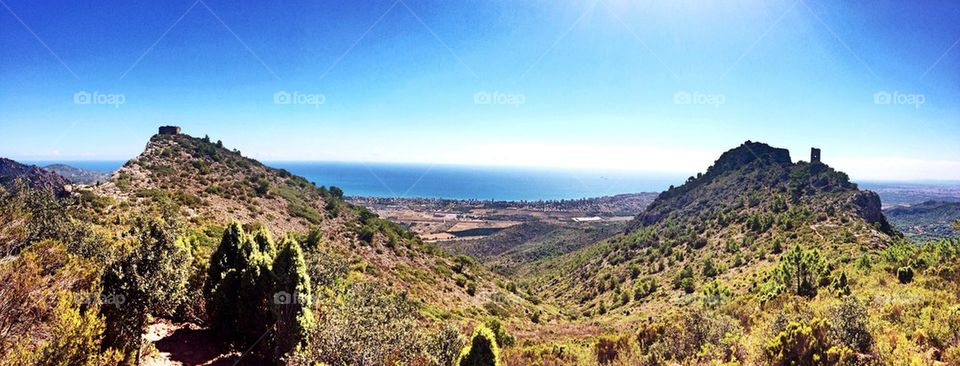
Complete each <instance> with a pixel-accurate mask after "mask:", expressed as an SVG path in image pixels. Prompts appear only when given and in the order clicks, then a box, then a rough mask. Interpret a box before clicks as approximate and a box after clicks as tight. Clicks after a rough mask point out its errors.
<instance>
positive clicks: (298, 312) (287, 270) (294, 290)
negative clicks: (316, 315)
mask: <svg viewBox="0 0 960 366" xmlns="http://www.w3.org/2000/svg"><path fill="white" fill-rule="evenodd" d="M273 272H274V274H275V275H276V282H275V287H274V291H275V292H274V294H273V316H274V318H275V319H276V321H277V323H276V330H277V332H276V334H277V352H276V353H277V356H279V357H282V356H283V355H285V354H287V353H288V352H290V351H292V350H294V349H296V347H297V346H298V345H301V344H303V342H305V340H306V337H307V334H308V332H309V331H310V328H312V327H313V323H314V319H313V312H312V311H311V310H310V308H311V305H312V293H311V290H310V287H311V285H310V275H309V274H307V264H306V262H305V261H304V259H303V252H302V251H301V250H300V244H297V241H296V240H295V239H293V238H291V237H289V236H288V237H286V238H284V239H283V242H282V243H281V244H280V252H279V253H278V254H277V258H276V259H275V260H274V262H273Z"/></svg>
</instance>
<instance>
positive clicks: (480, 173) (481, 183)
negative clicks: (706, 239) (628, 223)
mask: <svg viewBox="0 0 960 366" xmlns="http://www.w3.org/2000/svg"><path fill="white" fill-rule="evenodd" d="M24 163H27V164H33V165H38V166H46V165H50V164H58V163H59V164H66V165H70V166H74V167H77V168H81V169H87V170H94V171H100V172H112V171H115V170H117V169H119V168H120V167H121V166H123V164H124V163H126V161H119V160H110V161H52V160H44V161H24ZM263 164H265V165H267V166H270V167H273V168H277V169H285V170H287V171H289V172H291V173H293V174H296V175H299V176H302V177H304V178H306V179H307V180H308V181H310V182H313V183H314V184H316V185H318V186H337V187H340V188H341V189H343V191H344V194H346V195H348V196H364V197H388V198H389V197H401V198H414V197H416V198H446V199H477V200H504V201H521V200H527V201H533V200H560V199H579V198H591V197H600V196H613V195H617V194H625V193H640V192H661V191H663V190H665V189H667V188H668V187H669V186H670V185H680V184H682V183H683V182H684V181H685V180H686V176H685V175H682V174H657V173H642V172H624V171H611V172H603V171H578V170H562V169H549V168H520V167H490V166H459V165H430V164H410V163H361V162H330V161H315V162H299V161H298V162H291V161H265V162H263Z"/></svg>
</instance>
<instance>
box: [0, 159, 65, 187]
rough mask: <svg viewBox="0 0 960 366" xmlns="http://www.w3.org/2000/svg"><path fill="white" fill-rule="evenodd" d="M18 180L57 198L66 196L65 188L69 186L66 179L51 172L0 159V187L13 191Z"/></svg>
mask: <svg viewBox="0 0 960 366" xmlns="http://www.w3.org/2000/svg"><path fill="white" fill-rule="evenodd" d="M18 180H22V181H23V182H24V183H26V184H27V185H28V186H30V187H32V188H43V189H49V190H52V191H53V192H54V193H55V194H56V195H58V196H63V195H64V194H66V186H67V185H69V184H70V182H69V181H67V179H65V178H64V177H62V176H60V175H59V174H57V173H54V172H52V171H49V170H46V169H42V168H40V167H37V166H35V165H26V164H21V163H18V162H16V161H13V160H10V159H6V158H0V187H3V189H6V190H7V191H13V190H15V189H16V184H17V181H18Z"/></svg>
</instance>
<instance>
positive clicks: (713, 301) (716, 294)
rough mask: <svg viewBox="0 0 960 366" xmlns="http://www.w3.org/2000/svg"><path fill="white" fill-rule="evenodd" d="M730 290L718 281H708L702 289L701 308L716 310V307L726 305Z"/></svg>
mask: <svg viewBox="0 0 960 366" xmlns="http://www.w3.org/2000/svg"><path fill="white" fill-rule="evenodd" d="M731 296H732V295H731V293H730V288H728V287H727V286H725V285H724V284H722V283H720V281H717V280H713V281H710V283H708V284H707V285H706V286H705V287H704V288H703V306H705V307H707V308H710V309H716V308H717V307H718V306H720V305H722V304H724V303H726V302H727V301H728V300H729V299H730V297H731Z"/></svg>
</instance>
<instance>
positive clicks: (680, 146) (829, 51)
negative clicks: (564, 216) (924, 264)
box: [0, 0, 960, 180]
mask: <svg viewBox="0 0 960 366" xmlns="http://www.w3.org/2000/svg"><path fill="white" fill-rule="evenodd" d="M0 5H2V7H0V50H2V52H0V156H5V157H10V158H13V159H20V160H50V159H54V160H120V159H123V160H125V159H128V158H131V157H133V156H135V155H136V154H138V153H139V152H140V151H141V150H142V148H143V145H144V144H145V143H146V140H147V138H148V137H149V136H150V135H151V134H153V133H155V131H156V127H157V126H158V125H161V124H167V123H170V124H177V125H180V126H183V128H184V131H185V132H187V133H190V134H192V135H199V136H202V135H204V134H209V135H210V136H211V138H213V139H222V140H223V141H224V142H225V144H226V145H227V146H228V147H235V148H238V149H240V150H241V151H242V152H244V153H245V154H246V155H250V156H253V157H256V158H259V159H261V160H345V161H376V162H389V161H402V162H425V163H452V164H479V165H519V166H527V165H529V166H545V167H564V168H572V169H582V168H598V169H624V170H637V171H661V172H696V171H703V170H704V169H705V168H706V166H708V165H709V164H710V163H711V162H712V161H713V160H714V159H715V158H716V157H717V156H718V154H719V153H721V152H723V151H725V150H727V149H729V148H732V147H734V146H736V145H739V144H740V143H742V142H743V141H745V140H748V139H749V140H754V141H763V142H767V143H770V144H772V145H774V146H780V147H786V148H789V149H790V150H791V152H792V153H793V158H794V159H795V160H797V159H804V160H805V159H806V158H807V154H808V151H809V147H810V146H818V147H820V148H822V149H823V151H824V152H823V155H824V161H825V162H827V163H829V164H831V165H833V166H835V167H837V168H839V169H841V170H844V171H847V172H848V173H850V174H851V176H853V177H854V178H858V179H891V180H902V179H960V144H958V143H957V142H958V141H960V67H958V66H960V45H958V42H960V2H957V1H955V0H945V1H819V0H785V1H751V0H745V1H703V0H678V1H656V2H654V1H626V0H599V1H598V0H587V1H574V0H559V1H558V0H552V1H516V0H502V1H498V0H493V1H466V0H463V1H461V0H454V1H451V0H437V1H420V0H382V1H381V0H373V1H344V0H341V1H282V2H255V1H221V0H165V1H113V0H102V1H73V0H64V1H34V0H0ZM284 93H289V96H290V98H287V95H286V94H284Z"/></svg>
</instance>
